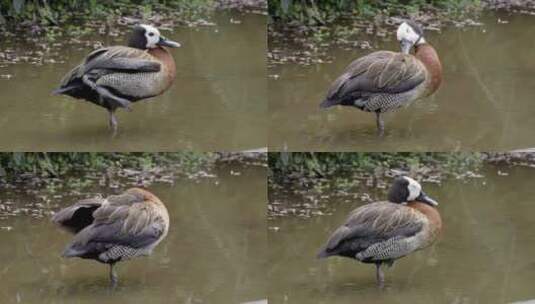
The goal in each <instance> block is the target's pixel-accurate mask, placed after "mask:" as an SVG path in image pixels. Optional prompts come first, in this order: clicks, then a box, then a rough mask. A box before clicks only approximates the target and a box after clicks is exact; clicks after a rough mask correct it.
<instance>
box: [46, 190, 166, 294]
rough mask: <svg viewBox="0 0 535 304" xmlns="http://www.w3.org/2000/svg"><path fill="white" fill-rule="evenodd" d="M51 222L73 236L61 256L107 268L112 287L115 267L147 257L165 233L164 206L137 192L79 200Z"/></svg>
mask: <svg viewBox="0 0 535 304" xmlns="http://www.w3.org/2000/svg"><path fill="white" fill-rule="evenodd" d="M52 221H53V222H54V223H56V224H58V225H60V227H62V228H64V229H66V230H67V231H69V232H71V233H73V234H74V237H73V240H72V241H71V242H70V243H69V245H68V246H67V247H66V248H65V250H64V251H63V256H64V257H66V258H72V257H79V258H82V259H92V260H96V261H98V262H101V263H104V264H108V265H110V280H111V286H112V287H115V286H116V285H117V281H118V278H117V274H116V272H115V268H114V266H115V264H116V263H118V262H120V261H125V260H129V259H132V258H135V257H139V256H146V255H150V254H151V253H152V250H153V249H154V248H155V247H156V246H157V245H158V244H159V243H160V242H161V241H162V240H163V239H164V238H165V237H166V236H167V232H168V230H169V214H168V213H167V209H166V208H165V205H164V204H163V203H162V202H161V201H160V199H158V198H157V197H156V196H155V195H154V194H152V193H150V192H149V191H147V190H143V189H140V188H131V189H128V190H127V191H125V192H123V193H121V194H119V195H110V196H108V197H106V198H102V197H96V198H90V199H84V200H81V201H79V202H76V203H75V204H73V205H72V206H70V207H66V208H64V209H62V210H60V211H59V212H58V213H56V214H55V215H54V216H53V217H52Z"/></svg>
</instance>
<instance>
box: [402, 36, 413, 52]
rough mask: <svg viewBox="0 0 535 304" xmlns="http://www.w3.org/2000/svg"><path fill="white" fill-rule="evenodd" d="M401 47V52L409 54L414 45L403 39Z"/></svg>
mask: <svg viewBox="0 0 535 304" xmlns="http://www.w3.org/2000/svg"><path fill="white" fill-rule="evenodd" d="M399 43H400V45H401V52H402V53H405V54H408V53H410V51H411V48H412V43H411V42H410V41H408V40H405V39H402V40H401V41H400V42H399Z"/></svg>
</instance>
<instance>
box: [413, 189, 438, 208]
mask: <svg viewBox="0 0 535 304" xmlns="http://www.w3.org/2000/svg"><path fill="white" fill-rule="evenodd" d="M416 200H417V201H419V202H423V203H427V204H429V205H431V206H438V202H437V201H435V200H434V199H432V198H430V197H429V196H427V194H425V193H424V192H423V191H422V192H420V195H419V196H418V197H417V198H416Z"/></svg>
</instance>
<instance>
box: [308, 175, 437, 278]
mask: <svg viewBox="0 0 535 304" xmlns="http://www.w3.org/2000/svg"><path fill="white" fill-rule="evenodd" d="M437 206H438V202H437V201H435V200H434V199H432V198H430V197H429V196H428V195H427V194H426V193H425V192H424V191H423V190H422V186H421V185H420V183H418V182H417V181H416V180H414V179H412V178H410V177H408V176H400V177H397V178H396V179H394V181H393V183H392V186H391V188H390V190H389V193H388V201H381V202H374V203H370V204H367V205H364V206H361V207H359V208H357V209H355V210H353V211H352V212H351V213H350V214H349V217H348V218H347V219H346V221H345V223H344V224H343V225H342V226H340V227H338V228H337V229H336V230H335V231H334V232H333V233H332V234H331V236H330V237H329V239H328V241H327V242H326V244H325V245H324V246H323V247H322V248H321V249H320V251H319V253H318V254H317V257H318V258H320V259H323V258H327V257H330V256H341V257H346V258H350V259H355V260H357V261H359V262H362V263H366V264H375V266H376V280H377V284H378V286H379V287H380V288H383V287H384V273H383V270H382V265H383V264H385V265H387V266H392V265H393V264H394V261H396V260H397V259H400V258H402V257H404V256H407V255H409V254H411V253H412V252H414V251H417V250H420V249H423V248H426V247H429V246H430V245H432V244H433V243H434V242H435V240H436V239H437V237H438V236H439V235H440V232H441V230H442V219H441V217H440V213H439V212H438V210H437V209H436V208H437Z"/></svg>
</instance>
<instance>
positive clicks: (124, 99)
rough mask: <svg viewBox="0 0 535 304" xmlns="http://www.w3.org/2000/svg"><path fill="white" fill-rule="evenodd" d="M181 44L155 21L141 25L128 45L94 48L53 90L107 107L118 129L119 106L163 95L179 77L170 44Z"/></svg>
mask: <svg viewBox="0 0 535 304" xmlns="http://www.w3.org/2000/svg"><path fill="white" fill-rule="evenodd" d="M180 46H181V45H180V43H178V42H175V41H171V40H169V39H167V38H165V37H164V36H162V35H161V34H160V31H159V30H158V29H157V28H155V27H153V26H151V25H147V24H140V25H137V26H135V27H134V28H133V30H132V33H131V35H130V38H129V39H128V44H127V46H110V47H104V48H100V49H97V50H95V51H93V52H91V53H90V54H89V55H87V57H85V59H84V60H83V61H82V63H80V64H79V65H78V66H76V67H75V68H73V69H72V70H71V71H70V72H68V73H67V74H66V75H65V76H64V77H63V79H62V80H61V83H60V85H59V87H58V88H57V89H55V90H54V91H53V93H54V94H56V95H61V94H62V95H67V96H71V97H74V98H77V99H82V100H86V101H89V102H91V103H93V104H95V105H97V106H100V107H103V108H105V109H106V110H108V113H109V126H110V128H111V129H112V130H113V131H114V132H115V131H116V130H117V124H118V123H117V118H116V117H115V111H116V110H117V109H118V108H124V109H126V110H128V111H130V110H131V103H132V102H136V101H139V100H143V99H147V98H151V97H155V96H158V95H161V94H163V93H164V92H165V91H166V90H167V89H169V87H170V86H171V84H172V83H173V81H174V79H175V77H176V65H175V61H174V59H173V56H172V55H171V54H170V52H169V50H168V49H167V48H168V47H170V48H178V47H180Z"/></svg>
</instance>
